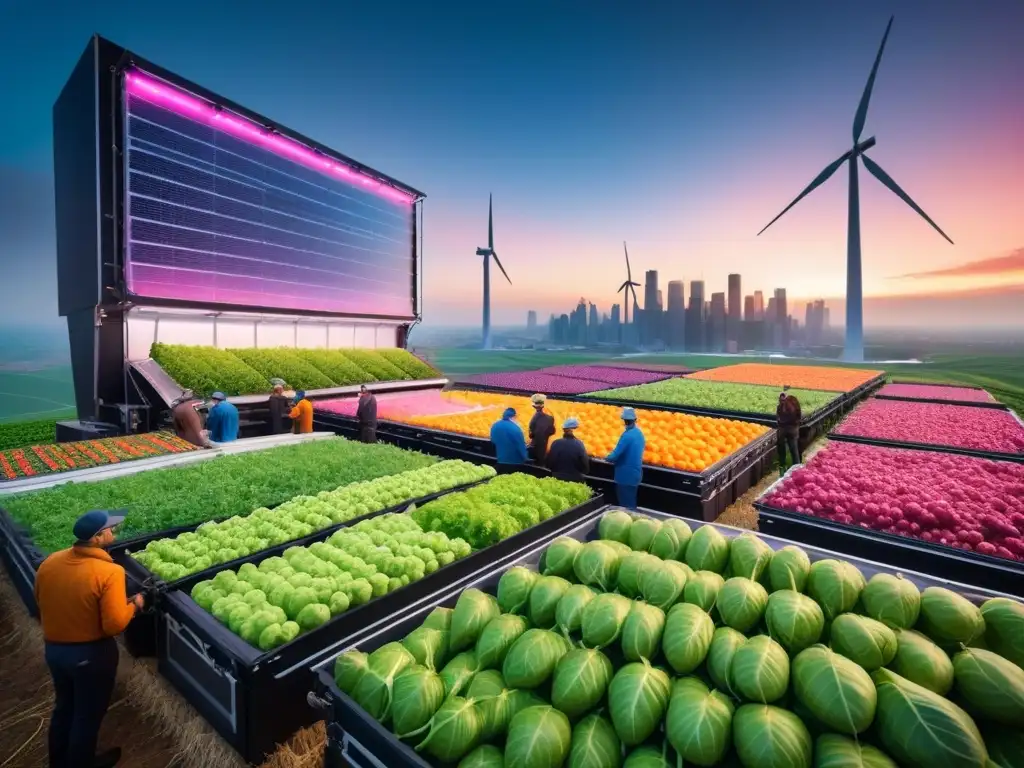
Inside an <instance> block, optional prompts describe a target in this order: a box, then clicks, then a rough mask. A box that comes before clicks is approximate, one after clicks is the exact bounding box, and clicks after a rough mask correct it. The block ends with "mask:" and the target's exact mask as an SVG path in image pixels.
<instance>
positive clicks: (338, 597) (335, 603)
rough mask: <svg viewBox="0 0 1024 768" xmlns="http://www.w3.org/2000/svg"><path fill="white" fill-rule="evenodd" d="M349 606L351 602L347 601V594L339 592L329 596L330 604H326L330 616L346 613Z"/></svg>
mask: <svg viewBox="0 0 1024 768" xmlns="http://www.w3.org/2000/svg"><path fill="white" fill-rule="evenodd" d="M349 605H351V601H350V600H349V599H348V593H347V592H340V591H339V592H335V593H334V594H333V595H331V599H330V602H328V604H327V607H328V609H330V612H331V616H337V615H338V614H340V613H344V612H345V611H347V610H348V608H349Z"/></svg>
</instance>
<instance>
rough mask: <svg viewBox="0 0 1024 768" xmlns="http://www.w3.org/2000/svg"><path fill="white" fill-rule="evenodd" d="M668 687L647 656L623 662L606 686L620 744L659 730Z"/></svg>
mask: <svg viewBox="0 0 1024 768" xmlns="http://www.w3.org/2000/svg"><path fill="white" fill-rule="evenodd" d="M634 525H635V524H634ZM671 690H672V681H671V680H670V679H669V676H668V675H666V674H665V673H664V672H663V671H662V670H660V669H657V668H655V667H652V666H651V664H650V662H648V661H647V659H642V660H641V661H639V662H632V663H630V664H626V665H625V666H623V667H622V668H621V669H620V670H619V671H618V672H616V673H615V676H614V677H613V678H612V681H611V683H610V684H609V686H608V710H609V714H610V715H611V720H612V725H614V726H615V732H616V733H617V734H618V735H619V738H620V739H621V740H622V743H623V744H625V745H626V746H635V745H637V744H640V743H642V742H643V741H644V740H645V739H647V737H648V736H650V735H651V734H652V733H654V732H655V731H656V730H657V729H658V726H660V725H661V719H662V718H663V717H664V716H665V710H666V709H667V708H668V698H669V694H670V693H671Z"/></svg>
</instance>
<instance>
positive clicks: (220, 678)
mask: <svg viewBox="0 0 1024 768" xmlns="http://www.w3.org/2000/svg"><path fill="white" fill-rule="evenodd" d="M603 505H604V499H603V497H601V496H595V497H593V498H591V499H590V500H589V501H587V502H585V503H583V504H581V505H579V506H577V507H573V508H572V509H568V510H566V511H564V512H562V513H560V514H558V515H555V516H553V517H551V518H549V519H547V520H545V521H543V522H541V523H540V524H538V525H535V526H533V527H532V528H528V529H527V530H525V531H522V532H520V533H518V534H516V535H515V536H511V537H509V538H508V539H505V540H504V541H501V542H498V543H497V544H495V545H493V546H491V547H487V548H486V549H482V550H478V551H476V552H473V553H472V554H470V555H469V556H467V557H464V558H462V559H461V560H456V561H455V562H453V563H451V564H450V565H447V566H445V567H444V568H440V569H438V570H437V571H435V572H434V573H432V574H430V575H428V576H426V577H424V578H423V579H420V580H419V581H416V582H413V583H411V584H409V585H407V586H405V587H403V588H401V589H398V590H395V591H394V592H390V593H388V594H386V595H384V596H383V597H379V598H377V599H375V600H371V601H370V602H368V603H365V604H364V605H361V606H358V607H357V608H353V609H351V610H349V611H346V612H345V613H344V614H342V615H340V616H336V617H334V618H333V619H331V620H330V621H329V622H327V623H326V624H324V625H323V626H321V627H319V628H318V629H316V630H314V631H313V632H309V633H306V634H303V635H299V637H297V638H296V639H295V640H293V641H291V642H290V643H287V644H285V645H282V646H280V647H279V648H275V649H274V650H272V651H269V652H264V651H260V650H259V649H258V648H255V647H253V646H251V645H249V643H247V642H245V641H244V640H242V639H241V638H240V637H238V636H237V635H235V634H234V633H233V632H231V631H230V630H229V629H228V628H227V627H226V626H224V625H222V624H221V623H220V622H219V621H217V619H216V618H214V617H213V616H212V615H211V614H209V613H207V612H206V611H204V610H203V609H202V608H200V607H199V606H198V605H197V604H196V603H195V602H194V601H193V600H192V598H191V597H189V590H191V588H192V586H193V585H194V584H195V583H197V582H198V581H199V580H200V579H197V578H195V576H193V577H190V578H188V579H184V580H182V581H180V582H178V588H176V589H171V590H169V591H168V592H167V593H166V594H165V595H164V597H163V599H162V601H161V603H160V606H159V608H158V616H159V621H160V628H159V636H158V640H159V642H158V657H159V669H160V671H161V673H162V674H163V675H164V676H165V677H167V678H168V679H169V680H170V681H171V682H172V683H173V684H174V686H175V687H176V688H177V689H178V690H179V691H180V692H181V693H182V695H184V696H185V698H186V699H188V701H189V702H190V703H191V704H192V705H193V706H194V707H195V708H196V709H197V710H199V712H200V713H201V714H202V715H203V717H205V718H206V719H207V720H208V721H209V723H210V724H211V725H212V726H213V727H214V729H215V730H216V731H217V732H218V733H220V735H221V736H223V737H224V739H225V740H226V741H227V742H228V743H229V744H231V745H232V746H233V747H234V748H235V749H237V750H238V751H239V753H241V755H242V756H243V757H244V758H245V759H246V760H248V761H249V762H251V763H254V764H255V763H260V762H262V761H263V758H264V756H265V755H266V754H268V753H270V752H272V751H273V750H274V748H275V746H276V745H277V744H278V743H280V742H282V741H284V740H286V739H287V738H289V737H290V736H291V735H292V734H293V733H294V732H295V731H296V730H298V729H299V728H302V727H304V726H307V725H310V724H312V723H313V722H314V721H315V720H317V719H318V716H317V713H316V712H315V711H314V710H313V709H311V708H310V706H309V704H308V703H307V701H306V696H307V694H308V693H309V690H310V680H309V669H310V667H311V666H315V665H317V664H320V663H321V662H322V661H323V660H324V659H327V658H334V656H336V655H337V653H338V652H339V648H341V647H342V646H345V645H346V644H348V643H349V642H350V638H352V637H353V636H355V635H358V634H360V633H362V632H364V631H367V630H368V629H372V628H374V627H380V626H384V625H388V624H390V623H391V622H392V621H393V620H394V618H395V616H397V615H400V614H402V613H403V612H405V611H407V610H409V609H411V608H414V607H415V606H417V605H418V604H420V603H421V602H423V601H424V600H427V599H429V598H430V597H431V596H432V595H433V594H435V593H436V592H437V591H439V590H445V589H448V588H451V587H453V586H457V585H458V584H461V583H463V582H465V581H467V580H471V579H473V578H474V577H475V576H476V574H477V573H479V572H480V571H483V570H487V569H489V568H493V567H494V566H495V565H496V564H497V565H500V564H502V563H505V562H508V561H511V560H515V559H517V558H518V557H519V555H520V553H521V552H522V551H523V550H524V549H527V548H530V547H532V546H533V545H535V544H536V543H537V542H538V541H549V540H550V539H552V538H554V537H555V536H557V535H560V534H561V533H562V532H563V531H564V530H566V529H569V528H572V527H573V526H574V525H575V524H576V523H577V522H578V521H579V520H580V519H581V518H582V517H584V516H586V515H587V514H588V513H591V512H593V511H594V510H596V509H599V508H601V507H602V506H603ZM324 538H326V537H324ZM290 546H295V543H294V542H291V543H289V544H288V545H286V546H285V547H281V548H277V551H275V550H265V551H263V552H259V553H257V554H254V555H251V556H250V557H248V558H246V560H245V562H251V563H254V564H258V563H259V562H262V561H263V560H264V559H266V558H268V557H271V556H273V555H275V554H279V553H280V552H283V551H284V549H286V548H287V547H290Z"/></svg>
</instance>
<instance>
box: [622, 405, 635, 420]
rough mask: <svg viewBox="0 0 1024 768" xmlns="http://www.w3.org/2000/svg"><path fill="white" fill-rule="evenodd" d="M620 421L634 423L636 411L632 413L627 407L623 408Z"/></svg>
mask: <svg viewBox="0 0 1024 768" xmlns="http://www.w3.org/2000/svg"><path fill="white" fill-rule="evenodd" d="M622 420H623V421H636V411H634V410H633V409H632V408H630V407H629V406H628V405H627V406H626V407H625V408H623V409H622Z"/></svg>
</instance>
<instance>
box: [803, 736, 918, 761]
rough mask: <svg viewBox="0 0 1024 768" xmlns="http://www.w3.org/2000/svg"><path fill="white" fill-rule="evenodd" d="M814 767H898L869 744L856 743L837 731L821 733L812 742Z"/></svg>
mask: <svg viewBox="0 0 1024 768" xmlns="http://www.w3.org/2000/svg"><path fill="white" fill-rule="evenodd" d="M814 766H815V768H899V766H897V765H896V763H894V762H893V761H892V759H891V758H890V757H889V756H888V755H887V754H885V753H884V752H882V751H881V750H879V749H875V748H874V747H872V746H871V745H870V744H858V743H857V742H856V741H854V740H853V739H850V738H847V737H846V736H840V735H839V734H838V733H823V734H822V735H821V736H819V737H818V739H817V741H815V742H814Z"/></svg>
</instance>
